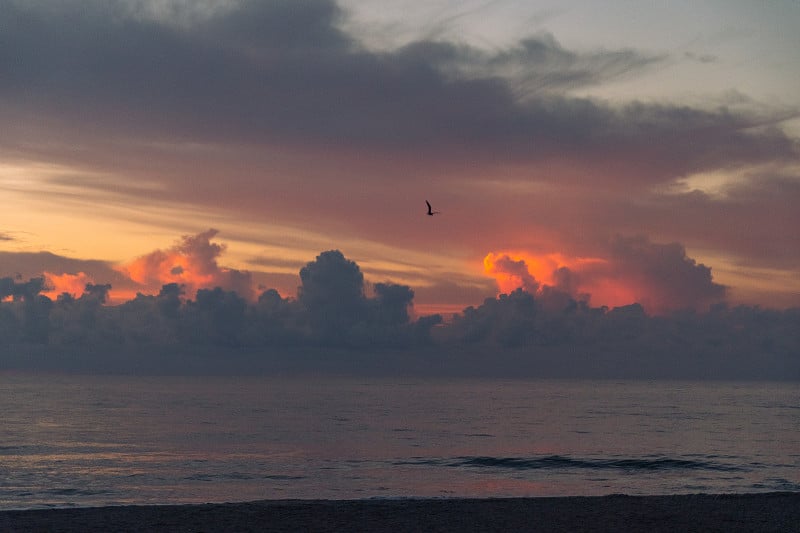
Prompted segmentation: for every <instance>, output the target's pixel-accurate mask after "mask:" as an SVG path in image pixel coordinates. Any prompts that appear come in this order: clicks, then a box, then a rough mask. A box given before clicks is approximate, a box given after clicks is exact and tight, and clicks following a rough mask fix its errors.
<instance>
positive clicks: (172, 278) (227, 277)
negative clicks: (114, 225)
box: [118, 229, 255, 299]
mask: <svg viewBox="0 0 800 533" xmlns="http://www.w3.org/2000/svg"><path fill="white" fill-rule="evenodd" d="M217 233H218V231H217V230H215V229H209V230H207V231H204V232H202V233H198V234H197V235H185V236H183V237H182V238H181V240H180V241H179V242H178V243H177V244H175V245H174V246H173V247H172V248H169V249H168V250H155V251H153V252H150V253H149V254H147V255H144V256H141V257H139V258H137V259H135V260H133V261H131V262H130V263H127V264H124V265H121V266H120V267H119V268H118V270H119V271H120V272H122V273H124V274H125V275H126V276H128V277H130V279H132V280H133V281H135V282H136V283H138V284H139V285H140V286H141V288H142V290H144V291H147V292H150V293H154V292H156V291H157V290H158V289H159V288H160V287H161V286H162V285H166V284H169V283H178V284H180V285H182V286H184V287H185V290H186V291H187V293H188V294H190V295H193V294H194V293H195V292H197V290H199V289H203V288H215V287H220V288H222V289H225V290H229V291H235V292H236V293H238V294H239V295H241V296H243V297H244V298H247V299H253V298H254V297H255V293H254V291H253V287H252V277H251V275H250V273H249V272H247V271H241V270H236V269H231V268H224V267H220V266H219V265H218V264H217V258H218V257H219V256H220V255H221V254H222V253H223V251H224V250H225V246H224V245H222V244H218V243H215V242H212V241H211V239H213V238H214V236H216V234H217Z"/></svg>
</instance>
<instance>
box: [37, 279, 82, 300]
mask: <svg viewBox="0 0 800 533" xmlns="http://www.w3.org/2000/svg"><path fill="white" fill-rule="evenodd" d="M44 278H45V280H46V283H47V287H48V290H47V291H46V292H45V293H44V294H45V295H46V296H47V297H49V298H50V299H51V300H55V299H56V298H57V297H58V296H59V295H60V294H62V293H67V294H70V295H72V296H74V297H80V296H81V295H83V293H84V291H85V290H86V288H87V286H91V284H93V283H94V279H92V278H91V277H90V276H89V275H87V274H86V273H85V272H78V273H77V274H66V273H64V274H53V273H52V272H45V273H44Z"/></svg>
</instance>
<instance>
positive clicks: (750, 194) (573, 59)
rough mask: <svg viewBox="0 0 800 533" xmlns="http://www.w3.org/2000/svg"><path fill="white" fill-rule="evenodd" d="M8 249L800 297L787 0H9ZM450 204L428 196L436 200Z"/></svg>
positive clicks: (126, 272) (430, 280)
mask: <svg viewBox="0 0 800 533" xmlns="http://www.w3.org/2000/svg"><path fill="white" fill-rule="evenodd" d="M0 13H2V17H0V73H1V74H2V75H0V120H2V123H3V128H2V130H0V191H2V195H3V199H4V202H3V208H2V210H1V211H0V276H16V275H17V274H19V275H20V277H23V278H27V277H30V276H34V275H38V274H41V273H43V272H44V273H46V277H47V279H48V281H49V283H50V285H51V286H52V288H53V292H54V294H57V293H58V292H62V291H64V290H66V291H68V292H71V293H73V294H76V295H77V296H79V295H80V293H81V291H82V290H83V287H84V286H85V284H86V283H97V284H99V283H110V284H111V285H112V287H113V288H112V291H111V294H110V296H111V300H112V301H114V300H115V299H116V300H117V301H122V300H125V299H129V298H132V297H133V295H135V294H136V292H142V293H145V294H147V293H150V294H156V293H158V291H159V289H160V287H161V286H162V285H163V284H164V283H171V282H175V283H182V284H184V285H186V286H187V287H189V288H191V289H197V288H203V287H212V286H215V285H219V286H222V287H223V288H225V289H227V290H236V291H237V292H239V293H240V294H242V295H243V296H247V297H251V298H255V297H256V296H257V295H258V294H259V293H260V292H261V291H263V289H264V288H268V287H274V288H277V289H278V290H279V291H280V293H281V294H282V295H284V296H289V297H293V296H294V295H295V293H296V287H297V286H298V285H299V284H300V280H299V278H298V271H299V270H300V268H302V267H303V265H305V264H306V263H307V262H309V261H311V260H313V258H314V257H316V256H317V255H318V254H319V253H320V252H321V251H324V250H331V249H338V250H341V251H342V252H343V253H344V254H346V256H347V257H349V258H351V259H353V260H354V261H356V262H357V263H358V265H359V266H360V268H361V270H362V271H363V273H364V276H365V278H366V280H367V281H368V282H370V283H378V282H382V281H387V280H391V281H393V282H396V283H401V284H405V285H409V286H411V287H412V288H413V290H414V293H415V297H414V303H415V306H416V307H417V310H418V311H425V310H440V309H441V310H446V309H450V310H453V311H456V310H460V309H462V308H463V307H465V306H467V305H477V304H480V303H481V302H482V301H483V299H484V298H485V297H489V296H494V295H496V294H497V292H498V291H502V292H510V291H512V290H513V289H515V288H517V287H523V288H525V289H526V290H529V291H530V292H534V293H536V292H541V291H542V290H544V289H545V288H546V287H557V288H558V289H559V290H561V291H564V292H567V293H569V294H571V295H572V296H573V297H576V298H578V299H584V300H585V299H586V298H588V299H589V302H590V304H591V305H595V306H600V305H608V306H612V307H613V306H617V305H626V304H630V303H633V302H639V303H641V304H642V305H643V306H644V307H645V309H646V310H647V311H648V313H661V312H666V311H671V310H675V309H683V308H695V309H706V308H707V307H708V305H709V304H711V303H714V302H716V301H721V300H727V301H729V302H732V303H748V304H759V305H762V306H765V307H778V308H786V307H789V306H797V305H800V232H798V231H797V228H798V227H800V209H798V208H797V205H798V201H800V145H799V144H798V138H800V120H799V119H798V116H799V115H798V113H800V95H798V93H797V90H796V88H797V87H798V86H800V60H798V58H797V50H800V34H799V33H798V32H797V31H796V30H797V28H798V27H800V4H798V3H797V2H793V1H775V2H769V3H765V4H755V3H752V2H737V1H724V2H723V1H720V2H704V3H703V5H702V6H699V5H696V4H695V3H692V2H686V3H682V2H670V3H669V4H666V5H665V4H661V3H651V2H636V3H631V2H604V3H602V4H601V3H595V2H578V1H574V2H547V1H542V2H538V1H525V2H519V1H515V0H497V1H492V2H488V1H487V2H463V1H460V2H455V1H426V2H417V1H400V2H381V1H375V2H356V1H349V0H348V1H342V2H339V3H336V2H333V1H325V0H313V1H312V0H291V1H271V2H255V1H253V2H248V1H233V0H231V1H220V2H214V1H210V0H208V1H202V2H183V1H178V0H173V1H171V0H159V1H157V0H128V1H121V0H120V1H70V0H67V1H64V2H50V1H37V0H26V1H21V0H20V1H15V0H0ZM426 199H427V200H429V201H430V202H431V203H432V204H433V205H434V208H435V209H437V210H439V211H441V212H442V213H441V214H440V215H436V216H433V217H429V216H426V214H425V210H426V207H425V203H424V202H425V200H426Z"/></svg>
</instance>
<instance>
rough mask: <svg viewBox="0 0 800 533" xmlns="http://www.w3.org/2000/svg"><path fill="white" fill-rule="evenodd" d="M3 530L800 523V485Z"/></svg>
mask: <svg viewBox="0 0 800 533" xmlns="http://www.w3.org/2000/svg"><path fill="white" fill-rule="evenodd" d="M0 531H348V532H349V531H391V532H393V533H397V532H401V531H569V532H574V531H648V532H658V531H669V532H671V533H677V532H683V531H702V532H711V531H720V532H723V531H724V532H731V531H775V532H792V531H798V532H800V493H787V492H781V493H768V494H744V495H688V496H644V497H635V496H616V495H615V496H603V497H594V498H588V497H587V498H583V497H572V498H509V499H505V498H503V499H435V500H354V501H352V500H351V501H336V500H302V501H301V500H282V501H261V502H250V503H229V504H205V505H156V506H120V507H96V508H81V509H45V510H28V511H4V512H0Z"/></svg>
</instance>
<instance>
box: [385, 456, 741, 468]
mask: <svg viewBox="0 0 800 533" xmlns="http://www.w3.org/2000/svg"><path fill="white" fill-rule="evenodd" d="M394 464H396V465H413V464H417V465H431V466H446V467H462V468H463V467H466V468H501V469H511V470H539V469H551V470H565V469H589V470H626V471H660V470H714V471H718V472H739V471H742V470H744V468H743V467H741V466H738V465H731V464H725V463H719V462H715V461H709V460H705V461H704V460H697V459H676V458H671V457H663V456H659V457H639V458H620V457H610V458H589V459H585V458H573V457H566V456H563V455H548V456H544V457H488V456H466V457H455V458H452V459H430V458H421V457H420V458H414V459H412V460H410V461H397V462H395V463H394Z"/></svg>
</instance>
